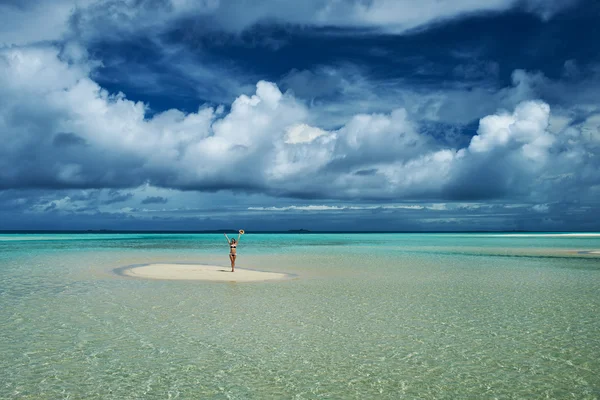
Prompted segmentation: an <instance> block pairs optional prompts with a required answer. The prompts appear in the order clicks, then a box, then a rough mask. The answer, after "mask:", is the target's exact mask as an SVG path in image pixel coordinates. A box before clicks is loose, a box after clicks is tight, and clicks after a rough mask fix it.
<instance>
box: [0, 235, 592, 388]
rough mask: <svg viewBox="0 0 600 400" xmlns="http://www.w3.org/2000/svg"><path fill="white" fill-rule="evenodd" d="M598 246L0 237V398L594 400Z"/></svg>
mask: <svg viewBox="0 0 600 400" xmlns="http://www.w3.org/2000/svg"><path fill="white" fill-rule="evenodd" d="M594 250H596V251H598V250H600V237H586V238H580V237H552V236H550V237H549V236H533V237H532V236H523V235H521V236H497V235H477V234H385V235H381V234H328V235H325V234H310V235H258V234H254V235H253V234H247V235H245V236H244V237H243V238H242V241H241V243H240V248H239V260H238V266H239V267H241V268H243V267H251V268H257V269H262V270H268V271H283V272H290V273H294V274H297V278H295V279H293V280H289V281H282V282H262V283H244V284H241V283H240V284H235V283H210V282H185V281H181V282H179V281H152V280H143V279H133V278H127V277H122V276H118V275H116V274H115V273H114V272H113V269H114V268H117V267H121V266H124V265H130V264H140V263H147V262H159V261H173V262H202V263H219V264H222V265H227V262H228V259H227V253H228V247H227V243H226V242H225V241H224V238H223V237H222V236H220V235H191V234H190V235H183V234H169V235H166V234H163V235H148V234H131V235H85V234H84V235H16V234H15V235H0V321H2V323H1V324H0V398H3V399H4V398H31V399H46V398H47V399H60V398H70V399H78V398H86V399H94V398H97V399H124V398H147V399H151V398H157V399H167V398H180V399H189V398H234V399H235V398H237V399H253V398H254V399H270V398H273V399H279V398H296V399H303V398H306V399H311V398H344V399H352V398H355V399H364V398H372V397H378V398H393V399H398V398H408V399H412V398H431V399H433V398H441V399H456V398H505V399H511V398H514V399H521V398H546V397H547V398H577V399H596V398H600V374H599V373H598V371H599V370H600V333H599V332H600V316H599V311H600V255H594V254H585V253H581V252H583V251H594Z"/></svg>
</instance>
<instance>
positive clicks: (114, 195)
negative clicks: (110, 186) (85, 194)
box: [102, 190, 133, 205]
mask: <svg viewBox="0 0 600 400" xmlns="http://www.w3.org/2000/svg"><path fill="white" fill-rule="evenodd" d="M108 195H109V196H110V198H109V199H108V200H104V201H103V202H102V204H105V205H108V204H116V203H123V202H125V201H127V200H129V199H131V198H132V197H133V193H120V192H119V191H117V190H111V191H109V192H108Z"/></svg>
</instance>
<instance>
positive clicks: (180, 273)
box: [117, 263, 291, 282]
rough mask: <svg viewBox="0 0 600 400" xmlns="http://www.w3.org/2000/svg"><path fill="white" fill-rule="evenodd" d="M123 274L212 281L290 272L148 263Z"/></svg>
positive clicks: (283, 276)
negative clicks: (232, 269) (233, 270)
mask: <svg viewBox="0 0 600 400" xmlns="http://www.w3.org/2000/svg"><path fill="white" fill-rule="evenodd" d="M117 272H118V273H119V274H121V275H125V276H131V277H135V278H147V279H168V280H197V281H211V282H263V281H274V280H282V279H289V278H290V277H291V275H290V274H285V273H279V272H266V271H257V270H253V269H246V268H239V267H236V269H235V272H231V267H225V266H218V265H203V264H168V263H157V264H146V265H139V266H131V267H125V268H119V269H118V271H117Z"/></svg>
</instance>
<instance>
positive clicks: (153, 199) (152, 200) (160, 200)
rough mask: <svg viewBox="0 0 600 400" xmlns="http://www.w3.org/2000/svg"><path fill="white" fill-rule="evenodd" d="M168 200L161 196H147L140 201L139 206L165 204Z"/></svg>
mask: <svg viewBox="0 0 600 400" xmlns="http://www.w3.org/2000/svg"><path fill="white" fill-rule="evenodd" d="M168 201H169V200H168V199H167V198H165V197H161V196H148V197H146V198H145V199H144V200H142V201H141V204H166V203H167V202H168Z"/></svg>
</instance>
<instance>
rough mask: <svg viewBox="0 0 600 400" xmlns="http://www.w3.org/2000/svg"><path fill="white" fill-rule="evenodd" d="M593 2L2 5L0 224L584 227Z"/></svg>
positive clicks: (599, 201) (595, 93) (58, 1)
mask: <svg viewBox="0 0 600 400" xmlns="http://www.w3.org/2000/svg"><path fill="white" fill-rule="evenodd" d="M599 37H600V3H599V2H597V1H594V0H554V1H551V0H486V1H480V0H453V1H450V0H421V1H419V2H416V1H412V0H305V1H302V2H298V1H291V0H36V1H33V0H0V230H88V229H93V230H97V229H107V230H184V231H188V230H190V231H198V230H219V229H242V228H243V229H246V230H247V231H248V232H251V231H261V230H262V231H264V230H269V231H270V230H284V231H285V230H289V229H308V230H313V231H498V230H504V231H512V230H528V231H600V218H599V217H600V42H599V41H598V38H599Z"/></svg>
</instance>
